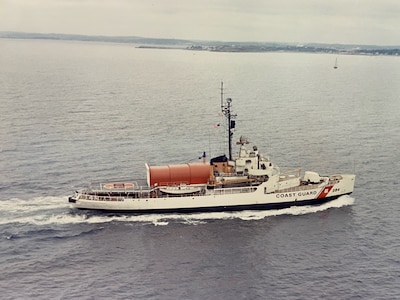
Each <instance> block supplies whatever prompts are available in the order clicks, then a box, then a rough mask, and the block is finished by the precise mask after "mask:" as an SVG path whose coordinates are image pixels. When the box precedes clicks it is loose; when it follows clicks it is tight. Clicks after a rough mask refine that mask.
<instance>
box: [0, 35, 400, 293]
mask: <svg viewBox="0 0 400 300" xmlns="http://www.w3.org/2000/svg"><path fill="white" fill-rule="evenodd" d="M335 59H336V56H332V55H328V54H293V53H212V52H192V51H184V50H157V49H138V48H135V47H134V46H133V45H121V44H106V43H83V42H65V41H39V40H7V39H2V40H0V112H1V118H0V268H1V272H0V295H1V298H2V299H398V298H399V297H400V288H399V286H400V232H399V228H400V226H399V225H400V221H399V220H400V205H399V201H400V197H399V195H398V186H399V179H398V178H399V177H398V174H399V159H400V151H399V145H400V134H399V128H400V117H399V111H400V85H399V82H400V60H399V58H398V57H385V56H339V57H338V62H339V68H338V69H336V70H335V69H333V64H334V61H335ZM221 81H224V86H225V97H231V98H232V99H233V108H234V110H235V112H236V113H237V128H236V132H235V138H239V137H240V136H241V135H244V136H246V137H247V138H248V139H249V140H250V141H251V142H253V143H255V144H256V145H257V146H258V148H259V149H260V150H261V152H263V153H264V154H266V155H268V156H270V158H271V159H272V160H273V161H274V162H275V163H276V164H278V165H280V166H302V167H303V169H304V170H315V171H318V172H320V173H321V174H323V175H325V174H330V173H336V172H337V173H341V172H342V173H344V172H355V173H356V174H357V178H356V186H355V191H354V193H353V194H352V195H351V196H346V197H341V198H339V199H337V200H335V201H333V202H330V203H327V204H324V205H322V206H318V207H294V208H289V209H283V210H272V211H252V212H247V211H244V212H235V213H228V212H226V213H207V214H190V215H184V214H183V215H180V214H165V215H161V214H159V215H129V214H104V213H103V214H102V213H96V212H87V211H76V210H73V209H71V208H70V207H69V204H68V201H67V197H68V196H69V195H70V194H71V193H72V192H73V191H74V190H76V189H78V188H81V187H84V186H85V185H86V184H87V183H88V182H89V181H90V180H91V179H98V178H126V177H134V178H137V177H144V176H145V168H144V163H145V162H148V163H150V164H153V165H155V164H166V163H183V162H189V161H196V160H197V159H198V157H199V156H200V155H201V154H202V153H203V151H206V153H207V155H208V156H209V157H212V156H215V155H219V154H222V153H223V151H224V150H225V147H226V143H224V140H225V132H224V128H223V127H222V126H219V127H216V126H214V125H215V124H217V123H220V122H221V121H222V119H221V117H220V116H219V107H220V90H219V88H220V82H221Z"/></svg>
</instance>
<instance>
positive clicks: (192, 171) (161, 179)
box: [146, 163, 210, 186]
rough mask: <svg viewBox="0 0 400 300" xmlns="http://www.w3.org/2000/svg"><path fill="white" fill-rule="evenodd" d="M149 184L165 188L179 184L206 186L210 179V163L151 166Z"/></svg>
mask: <svg viewBox="0 0 400 300" xmlns="http://www.w3.org/2000/svg"><path fill="white" fill-rule="evenodd" d="M146 169H147V184H148V185H149V186H154V185H158V186H165V185H175V184H176V185H179V184H206V183H207V181H208V179H209V177H210V164H209V163H187V164H181V165H167V166H149V165H148V164H146Z"/></svg>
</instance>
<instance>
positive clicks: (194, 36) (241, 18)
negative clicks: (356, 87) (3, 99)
mask: <svg viewBox="0 0 400 300" xmlns="http://www.w3.org/2000/svg"><path fill="white" fill-rule="evenodd" d="M0 31H19V32H35V33H66V34H83V35H109V36H140V37H151V38H176V39H189V40H215V41H250V42H288V43H339V44H364V45H400V1H399V0H157V1H153V0H0Z"/></svg>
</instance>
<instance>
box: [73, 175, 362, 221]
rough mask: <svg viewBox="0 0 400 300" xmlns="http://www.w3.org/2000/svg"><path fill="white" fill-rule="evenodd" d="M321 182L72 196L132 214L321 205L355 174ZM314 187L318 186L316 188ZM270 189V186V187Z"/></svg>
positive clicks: (80, 202) (79, 202)
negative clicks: (181, 192)
mask: <svg viewBox="0 0 400 300" xmlns="http://www.w3.org/2000/svg"><path fill="white" fill-rule="evenodd" d="M340 177H341V179H340V180H339V181H336V182H335V183H332V182H323V183H321V184H319V185H315V184H313V185H312V186H307V185H306V186H299V187H296V188H292V189H287V190H282V191H276V192H273V193H266V188H267V184H266V183H263V184H261V185H259V186H256V187H236V188H220V189H218V188H217V189H211V190H205V193H204V194H203V195H190V196H188V195H180V196H172V197H171V196H169V195H165V196H164V197H144V198H133V197H129V196H115V195H111V196H96V193H93V194H92V195H88V194H86V193H80V192H77V193H76V194H75V195H74V196H72V197H70V199H69V201H70V203H71V205H72V206H73V207H75V208H78V209H90V210H101V211H113V212H132V213H169V212H205V211H208V212H209V211H238V210H266V209H279V208H287V207H291V206H301V205H319V204H322V203H326V202H328V201H331V200H334V199H337V198H338V197H340V196H343V195H349V194H351V193H352V192H353V189H354V182H355V175H340ZM314 186H315V187H314ZM267 190H268V189H267Z"/></svg>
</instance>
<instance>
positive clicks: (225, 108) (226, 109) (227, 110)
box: [221, 82, 236, 160]
mask: <svg viewBox="0 0 400 300" xmlns="http://www.w3.org/2000/svg"><path fill="white" fill-rule="evenodd" d="M223 99H224V83H223V82H221V112H222V113H223V114H224V116H225V118H226V120H227V123H228V127H227V128H228V151H229V160H232V137H233V130H234V129H235V125H236V121H235V120H234V119H235V118H236V114H232V113H231V103H232V99H231V98H227V99H226V102H225V104H224V100H223Z"/></svg>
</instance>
